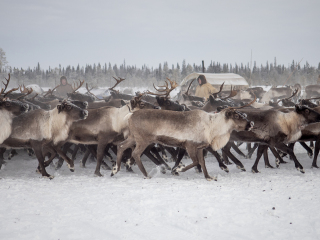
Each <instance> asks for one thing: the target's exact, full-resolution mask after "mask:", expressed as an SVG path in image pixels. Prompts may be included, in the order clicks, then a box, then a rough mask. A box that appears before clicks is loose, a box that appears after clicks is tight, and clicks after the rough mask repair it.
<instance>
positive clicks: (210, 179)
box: [206, 176, 218, 181]
mask: <svg viewBox="0 0 320 240" xmlns="http://www.w3.org/2000/svg"><path fill="white" fill-rule="evenodd" d="M206 180H207V181H212V180H214V181H218V179H217V178H216V177H210V176H209V177H206Z"/></svg>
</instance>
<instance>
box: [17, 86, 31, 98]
mask: <svg viewBox="0 0 320 240" xmlns="http://www.w3.org/2000/svg"><path fill="white" fill-rule="evenodd" d="M25 89H26V91H27V92H26V94H25V95H22V96H20V97H18V98H17V100H20V99H21V98H25V97H26V96H28V95H30V94H31V93H32V92H33V89H32V88H30V90H29V89H28V88H25ZM20 91H21V87H20ZM24 93H25V92H24Z"/></svg>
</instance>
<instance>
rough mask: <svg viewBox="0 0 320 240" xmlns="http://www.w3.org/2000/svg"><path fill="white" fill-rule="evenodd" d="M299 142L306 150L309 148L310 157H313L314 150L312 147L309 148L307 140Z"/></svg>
mask: <svg viewBox="0 0 320 240" xmlns="http://www.w3.org/2000/svg"><path fill="white" fill-rule="evenodd" d="M299 143H300V144H301V146H302V147H303V148H304V149H305V150H307V152H308V156H309V158H312V156H313V151H312V149H311V148H309V147H308V145H307V144H306V143H305V142H299ZM316 144H317V143H316Z"/></svg>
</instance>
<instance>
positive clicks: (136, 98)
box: [134, 92, 146, 102]
mask: <svg viewBox="0 0 320 240" xmlns="http://www.w3.org/2000/svg"><path fill="white" fill-rule="evenodd" d="M145 94H146V93H145V92H144V93H139V94H138V96H136V97H134V100H136V102H139V101H141V98H142V97H143V95H145Z"/></svg>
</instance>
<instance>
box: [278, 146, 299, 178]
mask: <svg viewBox="0 0 320 240" xmlns="http://www.w3.org/2000/svg"><path fill="white" fill-rule="evenodd" d="M275 147H276V148H277V149H279V150H281V151H283V152H285V153H287V154H289V155H290V156H291V157H292V159H293V161H294V163H295V167H296V169H297V170H298V171H300V172H301V173H305V171H304V170H303V166H302V165H301V164H300V163H299V161H298V159H297V158H296V156H295V154H294V152H293V151H292V149H291V148H289V147H288V146H287V145H285V144H284V143H278V144H276V146H275Z"/></svg>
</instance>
